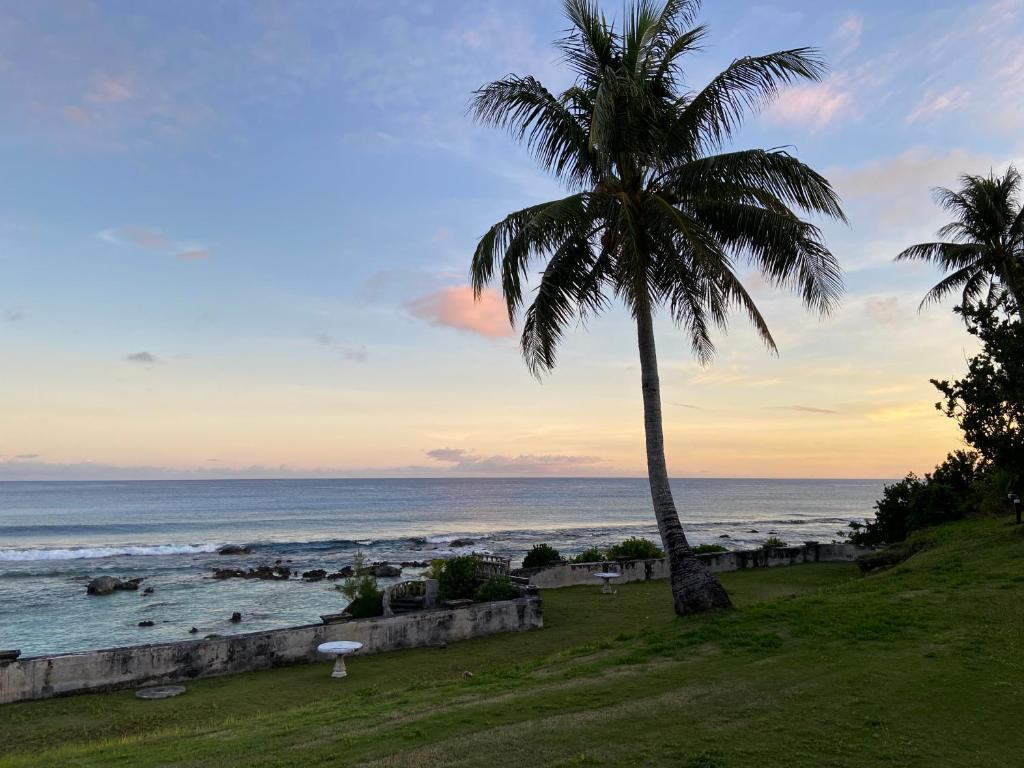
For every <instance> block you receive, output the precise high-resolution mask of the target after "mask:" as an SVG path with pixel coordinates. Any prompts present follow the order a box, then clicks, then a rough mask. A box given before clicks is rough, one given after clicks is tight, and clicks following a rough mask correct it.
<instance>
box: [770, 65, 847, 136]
mask: <svg viewBox="0 0 1024 768" xmlns="http://www.w3.org/2000/svg"><path fill="white" fill-rule="evenodd" d="M852 103H853V95H852V93H851V91H850V86H849V83H848V81H847V79H846V77H845V76H842V75H834V76H832V77H829V78H828V79H827V80H824V81H823V82H821V83H815V84H813V85H800V86H796V87H793V88H789V89H787V90H785V91H783V92H782V93H781V94H780V95H779V97H778V98H777V99H776V100H775V101H774V102H773V103H772V105H771V106H770V107H769V108H768V112H767V117H768V119H769V120H771V121H773V122H778V123H800V124H802V125H810V126H811V127H812V128H813V129H815V130H820V129H822V128H825V127H826V126H828V125H830V124H831V123H833V122H835V121H836V120H838V119H839V118H840V117H841V116H843V114H845V113H846V112H847V111H848V110H849V108H850V106H851V105H852Z"/></svg>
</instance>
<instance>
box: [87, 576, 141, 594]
mask: <svg viewBox="0 0 1024 768" xmlns="http://www.w3.org/2000/svg"><path fill="white" fill-rule="evenodd" d="M141 582H142V579H128V580H127V581H122V580H121V579H115V578H114V577H113V576H100V577H99V578H96V579H93V580H92V581H90V582H89V586H87V587H86V588H85V593H86V594H87V595H109V594H111V593H112V592H115V591H116V590H119V589H124V590H135V589H138V588H139V584H140V583H141Z"/></svg>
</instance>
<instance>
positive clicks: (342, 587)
mask: <svg viewBox="0 0 1024 768" xmlns="http://www.w3.org/2000/svg"><path fill="white" fill-rule="evenodd" d="M364 566H365V558H364V557H363V553H362V552H356V557H355V566H354V568H353V571H354V573H355V575H354V576H349V577H348V578H347V579H345V580H344V581H343V582H342V583H341V584H339V585H338V591H339V592H341V593H342V594H343V595H345V597H347V598H348V599H349V604H348V606H347V607H346V608H345V613H347V614H348V615H349V616H351V617H352V618H354V619H368V618H370V617H372V616H383V615H384V590H383V589H381V588H380V587H378V586H377V579H376V578H374V576H373V575H372V574H369V573H364V574H363V575H359V571H361V570H363V568H364Z"/></svg>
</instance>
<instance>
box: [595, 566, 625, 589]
mask: <svg viewBox="0 0 1024 768" xmlns="http://www.w3.org/2000/svg"><path fill="white" fill-rule="evenodd" d="M594 575H595V576H596V577H597V578H599V579H602V580H603V581H604V585H603V586H602V587H601V593H602V594H605V595H614V594H615V590H614V589H612V579H617V578H619V576H621V575H622V574H621V573H616V572H615V571H601V572H600V573H595V574H594Z"/></svg>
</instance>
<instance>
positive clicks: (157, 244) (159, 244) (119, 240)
mask: <svg viewBox="0 0 1024 768" xmlns="http://www.w3.org/2000/svg"><path fill="white" fill-rule="evenodd" d="M97 236H98V237H99V238H100V240H105V241H106V242H108V243H114V244H115V245H136V246H138V247H140V248H156V249H161V248H170V247H171V246H173V245H174V243H173V242H172V241H171V240H169V239H168V238H167V237H166V236H165V235H163V234H162V233H161V232H158V231H157V230H155V229H146V228H144V227H131V226H129V227H114V228H113V229H104V230H103V231H102V232H100V233H99V235H97Z"/></svg>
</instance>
